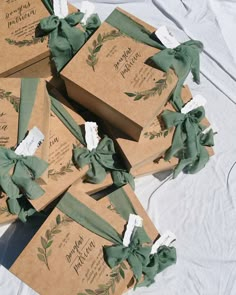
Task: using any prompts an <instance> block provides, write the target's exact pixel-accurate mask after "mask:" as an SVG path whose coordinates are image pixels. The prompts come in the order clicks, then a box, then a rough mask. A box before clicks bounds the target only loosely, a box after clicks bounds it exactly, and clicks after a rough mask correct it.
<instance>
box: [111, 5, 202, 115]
mask: <svg viewBox="0 0 236 295" xmlns="http://www.w3.org/2000/svg"><path fill="white" fill-rule="evenodd" d="M106 22H107V23H108V24H110V25H111V26H113V27H115V28H117V29H118V30H120V31H121V32H122V33H123V34H124V35H126V36H128V37H130V38H133V39H134V40H136V41H138V42H141V43H144V44H146V45H148V46H151V47H155V48H158V49H160V51H159V52H158V53H157V54H155V55H154V56H152V57H150V58H149V60H151V61H152V63H153V65H154V66H155V67H157V68H158V69H160V70H162V71H164V72H167V71H168V70H169V69H170V68H172V69H173V70H174V71H175V73H176V75H177V77H178V79H179V80H178V83H177V85H176V88H175V91H174V93H173V94H172V96H171V98H170V101H171V102H172V104H173V106H174V107H175V108H176V109H177V110H178V111H180V110H181V107H182V105H183V102H182V99H181V89H182V86H183V84H184V81H185V79H186V78H187V76H188V74H189V73H190V71H191V72H192V74H193V79H194V81H195V82H196V83H199V81H200V79H199V54H200V52H201V51H202V49H203V44H202V43H201V42H200V41H195V40H190V41H187V42H184V43H182V44H180V45H179V46H177V47H176V48H174V49H170V48H166V47H165V46H164V45H162V44H161V43H160V42H159V40H158V39H157V38H156V36H155V34H154V33H152V32H150V31H148V30H147V29H146V28H145V27H143V26H142V25H140V24H138V23H137V22H135V21H134V20H133V19H131V18H130V17H128V16H127V15H125V14H123V13H122V12H120V11H119V10H114V11H113V12H112V13H111V15H110V16H109V17H108V18H107V19H106Z"/></svg>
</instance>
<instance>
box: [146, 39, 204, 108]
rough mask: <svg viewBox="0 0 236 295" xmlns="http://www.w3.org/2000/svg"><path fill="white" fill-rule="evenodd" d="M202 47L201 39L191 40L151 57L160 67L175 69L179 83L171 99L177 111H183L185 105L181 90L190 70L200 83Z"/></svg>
mask: <svg viewBox="0 0 236 295" xmlns="http://www.w3.org/2000/svg"><path fill="white" fill-rule="evenodd" d="M202 49H203V44H202V43H201V42H200V41H195V40H190V41H187V42H184V43H182V44H180V45H179V46H177V47H176V48H174V49H171V48H166V49H164V50H162V51H160V52H158V53H157V54H155V55H154V56H152V57H151V58H150V60H151V61H152V62H153V64H154V65H155V66H156V67H157V68H158V69H160V70H162V71H164V72H167V71H168V70H169V69H170V68H171V69H173V70H174V71H175V73H176V75H177V77H178V83H177V85H176V88H175V91H174V93H173V94H172V96H171V98H170V101H171V103H172V105H173V106H174V107H175V109H176V110H177V111H181V108H182V106H183V101H182V98H181V90H182V87H183V85H184V82H185V80H186V78H187V76H188V74H189V73H190V71H191V73H192V75H193V80H194V82H196V83H198V84H199V83H200V61H199V54H200V52H201V51H202Z"/></svg>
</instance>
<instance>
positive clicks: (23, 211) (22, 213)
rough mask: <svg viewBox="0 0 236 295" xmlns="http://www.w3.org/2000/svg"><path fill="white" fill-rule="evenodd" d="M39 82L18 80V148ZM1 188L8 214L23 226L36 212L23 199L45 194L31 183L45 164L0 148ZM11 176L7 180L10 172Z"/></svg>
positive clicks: (33, 182)
mask: <svg viewBox="0 0 236 295" xmlns="http://www.w3.org/2000/svg"><path fill="white" fill-rule="evenodd" d="M38 82H39V79H31V78H24V79H22V80H21V99H20V108H19V124H18V140H17V142H18V144H19V143H20V142H21V141H22V140H23V139H24V137H25V134H26V132H27V128H28V123H29V120H30V116H31V113H32V109H33V105H34V102H35V98H36V90H37V85H38ZM0 167H1V170H0V187H1V188H2V190H3V191H4V192H5V193H6V195H7V196H8V199H7V205H8V209H9V211H10V213H11V214H16V215H18V217H19V219H20V220H21V221H23V222H26V220H27V217H29V216H31V215H33V214H34V213H35V212H36V211H35V210H34V209H33V208H32V206H31V205H30V204H29V202H28V201H27V199H26V197H27V198H29V199H31V200H34V199H37V198H39V197H41V196H42V195H43V194H44V190H43V189H42V188H41V187H40V186H39V185H38V184H37V183H36V182H35V181H34V180H35V179H37V178H39V177H40V176H41V175H42V174H43V172H44V171H45V170H46V169H47V167H48V164H47V163H46V162H45V161H43V160H42V159H39V158H37V157H36V156H22V155H17V154H16V153H15V152H14V150H12V149H8V148H5V147H0ZM12 169H13V173H12V175H11V176H10V174H9V173H10V170H12Z"/></svg>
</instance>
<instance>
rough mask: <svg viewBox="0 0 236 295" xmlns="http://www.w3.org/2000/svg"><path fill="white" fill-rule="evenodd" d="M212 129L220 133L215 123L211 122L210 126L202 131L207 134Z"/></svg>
mask: <svg viewBox="0 0 236 295" xmlns="http://www.w3.org/2000/svg"><path fill="white" fill-rule="evenodd" d="M211 129H212V130H213V133H218V131H219V129H218V127H217V126H216V125H215V124H211V125H210V126H209V127H207V128H206V129H204V130H203V131H202V133H203V134H206V133H208V132H209V131H210V130H211Z"/></svg>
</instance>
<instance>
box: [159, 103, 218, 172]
mask: <svg viewBox="0 0 236 295" xmlns="http://www.w3.org/2000/svg"><path fill="white" fill-rule="evenodd" d="M204 117H205V111H204V108H203V107H198V108H196V109H194V110H192V111H190V112H188V113H187V114H183V113H179V112H172V111H168V110H166V111H164V112H163V114H162V118H163V121H164V123H165V125H166V127H167V128H171V127H176V129H175V133H174V136H173V141H172V146H171V147H170V148H169V149H168V150H167V152H166V154H165V160H167V161H168V160H170V159H171V158H172V157H173V156H175V157H177V158H179V160H180V162H179V164H178V165H177V167H176V169H175V172H174V177H176V176H177V175H178V174H179V172H180V171H181V170H182V169H184V172H186V173H196V172H197V171H199V170H200V169H202V168H203V167H204V166H205V164H206V163H207V161H208V160H209V155H208V152H207V151H206V149H205V147H204V146H212V145H213V144H214V143H213V132H212V130H211V131H210V132H208V133H207V134H206V135H204V134H203V133H202V131H203V130H204V128H205V127H204V126H203V125H201V124H200V122H201V120H202V119H203V118H204Z"/></svg>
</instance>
